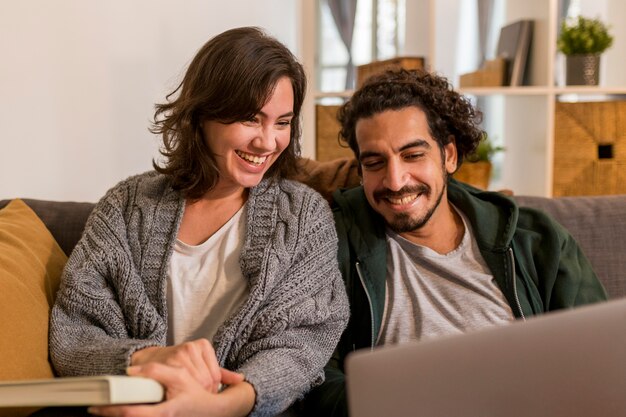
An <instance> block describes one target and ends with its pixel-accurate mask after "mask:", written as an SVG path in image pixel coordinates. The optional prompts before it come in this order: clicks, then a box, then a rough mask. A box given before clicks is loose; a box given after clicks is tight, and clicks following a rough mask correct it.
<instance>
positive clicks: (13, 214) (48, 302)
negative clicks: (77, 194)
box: [0, 200, 67, 415]
mask: <svg viewBox="0 0 626 417" xmlns="http://www.w3.org/2000/svg"><path fill="white" fill-rule="evenodd" d="M66 261H67V256H65V254H64V253H63V251H62V250H61V248H60V247H59V245H58V244H57V243H56V241H55V240H54V237H53V236H52V235H51V234H50V232H49V231H48V229H47V228H46V226H45V225H44V224H43V222H42V221H41V220H40V219H39V218H38V217H37V215H36V214H35V212H34V211H32V209H31V208H30V207H28V206H27V205H26V203H24V202H23V201H22V200H13V201H11V202H10V203H9V204H8V205H7V206H6V207H5V208H4V209H2V210H0V358H1V361H0V380H12V379H34V378H49V377H52V376H53V373H52V367H51V365H50V362H49V360H48V318H49V315H50V309H51V307H52V304H53V302H54V295H55V293H56V291H57V289H58V287H59V281H60V278H61V272H62V270H63V266H64V265H65V262H66ZM7 411H8V410H7V409H0V415H5V414H3V413H5V412H7ZM18 414H21V413H18ZM12 415H16V414H12Z"/></svg>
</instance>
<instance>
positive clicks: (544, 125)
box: [428, 0, 626, 196]
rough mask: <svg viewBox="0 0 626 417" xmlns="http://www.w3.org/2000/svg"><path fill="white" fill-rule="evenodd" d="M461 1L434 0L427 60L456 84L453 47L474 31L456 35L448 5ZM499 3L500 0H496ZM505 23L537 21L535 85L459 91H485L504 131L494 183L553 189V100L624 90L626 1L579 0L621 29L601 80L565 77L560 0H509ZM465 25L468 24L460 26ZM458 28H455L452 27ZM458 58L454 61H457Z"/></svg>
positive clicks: (494, 128) (525, 190)
mask: <svg viewBox="0 0 626 417" xmlns="http://www.w3.org/2000/svg"><path fill="white" fill-rule="evenodd" d="M461 2H462V0H444V1H441V0H430V2H429V5H428V7H430V25H431V28H430V37H431V39H430V47H429V53H428V56H429V60H428V62H429V67H430V69H431V70H434V71H437V72H439V73H442V74H444V75H445V76H447V77H448V78H449V79H450V80H451V81H452V82H453V83H455V84H456V83H458V75H459V74H458V73H457V72H456V68H457V67H458V65H457V66H456V67H455V66H454V63H455V61H454V59H455V56H454V54H458V51H459V50H461V49H462V48H466V47H468V45H466V44H464V43H463V42H471V41H472V40H471V39H468V38H470V37H460V36H458V34H454V33H452V34H451V31H452V28H453V27H454V25H453V24H451V22H450V21H449V16H450V12H449V10H450V8H452V7H455V3H456V6H458V7H459V8H460V7H461ZM497 3H498V2H497ZM499 4H500V5H501V6H502V7H503V8H504V9H503V10H500V12H501V13H502V15H503V22H502V25H506V24H508V23H511V22H514V21H516V20H519V19H532V20H533V21H534V22H535V23H534V31H533V40H532V46H531V58H530V65H529V68H528V70H529V71H530V84H531V85H529V86H522V87H498V88H487V87H483V88H478V87H477V88H465V89H461V90H460V91H461V92H462V93H463V94H465V95H467V96H470V97H472V98H473V99H477V98H481V103H483V104H484V106H485V108H483V111H484V113H485V116H486V121H487V120H488V123H486V124H487V125H486V126H485V127H486V129H487V130H488V132H489V135H490V136H491V137H492V138H498V139H500V140H501V142H502V144H503V145H504V146H505V148H506V151H505V152H504V153H503V154H502V155H501V158H502V160H501V161H500V178H498V179H497V180H496V181H494V182H493V183H492V188H508V189H511V190H513V191H514V192H515V193H516V194H524V195H540V196H551V195H552V184H553V177H554V175H555V173H554V172H553V161H554V136H555V132H554V122H555V117H554V115H555V103H556V102H557V101H559V100H565V101H588V100H597V99H598V98H601V97H602V96H603V95H610V96H614V95H624V96H626V73H625V72H624V71H623V70H621V69H620V70H616V68H614V67H615V66H617V67H619V68H622V67H623V64H622V63H623V62H624V61H625V60H626V47H625V45H626V39H624V38H625V37H626V33H624V29H622V26H623V22H624V21H626V2H623V1H620V0H580V1H579V5H580V11H581V14H583V15H588V16H589V15H590V16H593V17H595V16H596V14H593V13H592V12H591V11H590V9H592V10H596V11H603V12H604V16H600V17H601V18H602V19H603V20H604V21H607V22H608V23H609V25H611V27H612V29H613V30H612V31H613V32H614V35H615V42H614V45H613V47H612V48H611V49H610V50H609V51H607V52H606V53H605V54H603V58H602V64H601V65H602V66H603V70H602V73H601V76H600V83H601V85H600V86H598V87H583V86H580V87H578V86H562V85H560V84H561V83H560V82H557V81H556V80H557V79H559V76H558V75H559V72H558V71H555V68H559V66H558V64H559V62H560V61H559V58H558V55H557V50H556V39H557V29H558V27H559V25H560V18H559V12H558V0H504V1H502V2H500V3H499ZM459 26H460V27H462V25H459ZM452 32H454V31H452ZM451 63H452V65H451Z"/></svg>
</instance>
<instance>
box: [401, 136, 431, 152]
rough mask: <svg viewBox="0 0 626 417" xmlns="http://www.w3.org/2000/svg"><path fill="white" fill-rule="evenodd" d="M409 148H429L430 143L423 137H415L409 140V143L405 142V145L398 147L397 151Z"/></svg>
mask: <svg viewBox="0 0 626 417" xmlns="http://www.w3.org/2000/svg"><path fill="white" fill-rule="evenodd" d="M410 148H426V149H430V143H428V142H427V141H426V140H424V139H417V140H415V141H413V142H410V143H407V144H406V145H403V146H401V147H400V149H398V152H402V151H406V150H407V149H410Z"/></svg>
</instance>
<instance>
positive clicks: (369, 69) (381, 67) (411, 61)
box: [356, 56, 424, 88]
mask: <svg viewBox="0 0 626 417" xmlns="http://www.w3.org/2000/svg"><path fill="white" fill-rule="evenodd" d="M398 68H404V69H406V70H413V69H422V68H424V58H422V57H415V56H405V57H397V58H392V59H386V60H384V61H374V62H370V63H369V64H365V65H359V66H358V67H357V68H356V69H357V74H356V86H357V88H359V87H361V86H362V85H363V82H364V81H365V80H366V79H368V78H369V77H371V76H372V75H374V74H378V73H380V72H383V71H385V70H388V69H398Z"/></svg>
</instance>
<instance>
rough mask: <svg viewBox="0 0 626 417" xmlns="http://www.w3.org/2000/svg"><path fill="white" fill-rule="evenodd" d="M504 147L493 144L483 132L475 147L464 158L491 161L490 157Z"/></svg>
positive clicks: (473, 160)
mask: <svg viewBox="0 0 626 417" xmlns="http://www.w3.org/2000/svg"><path fill="white" fill-rule="evenodd" d="M503 150H504V148H503V147H502V146H495V145H494V144H493V143H492V142H491V140H490V139H489V136H488V135H487V134H486V133H485V134H484V136H483V138H482V140H481V141H480V143H479V144H478V147H476V150H475V151H474V152H473V153H471V154H469V155H467V157H466V158H465V159H466V160H467V161H469V162H478V161H488V162H491V158H492V157H493V155H495V154H496V153H498V152H502V151H503Z"/></svg>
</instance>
